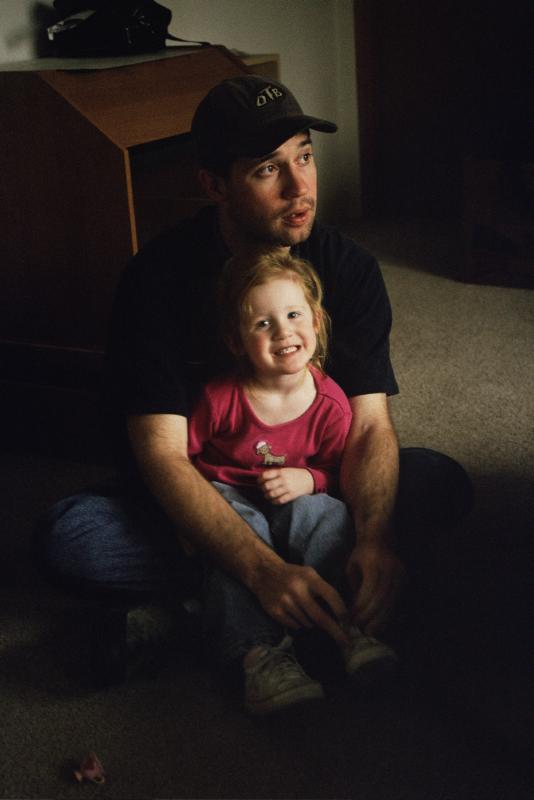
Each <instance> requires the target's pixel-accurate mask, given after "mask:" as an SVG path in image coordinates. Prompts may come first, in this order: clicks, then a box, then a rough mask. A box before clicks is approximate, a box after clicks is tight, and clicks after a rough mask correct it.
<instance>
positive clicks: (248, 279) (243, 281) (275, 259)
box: [218, 253, 330, 371]
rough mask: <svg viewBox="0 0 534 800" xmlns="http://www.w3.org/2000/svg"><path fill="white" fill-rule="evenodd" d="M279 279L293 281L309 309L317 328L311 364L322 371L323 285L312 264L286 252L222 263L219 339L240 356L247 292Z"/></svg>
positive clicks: (326, 331) (325, 342)
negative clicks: (299, 289) (241, 331)
mask: <svg viewBox="0 0 534 800" xmlns="http://www.w3.org/2000/svg"><path fill="white" fill-rule="evenodd" d="M280 278H289V280H293V281H295V283H297V284H298V285H299V286H300V287H301V289H302V291H303V293H304V297H305V298H306V302H307V303H308V305H309V306H310V308H311V311H312V315H313V320H314V324H315V327H316V331H317V346H316V348H315V353H314V354H313V357H312V359H311V363H312V364H313V365H314V366H316V367H317V368H318V369H320V370H321V371H323V370H324V364H325V361H326V355H327V349H328V336H329V332H330V318H329V316H328V314H327V313H326V311H325V310H324V308H323V306H322V301H323V287H322V285H321V281H320V278H319V276H318V275H317V273H316V271H315V269H314V268H313V267H312V265H311V264H310V263H309V262H308V261H305V260H304V259H301V258H294V257H293V256H292V255H290V254H278V253H266V254H263V255H260V256H258V257H257V258H256V259H254V260H253V261H247V262H245V261H242V260H239V259H237V258H231V259H230V260H229V261H227V262H226V264H225V266H224V269H223V271H222V273H221V277H220V281H219V292H218V300H219V311H220V317H219V321H220V333H221V338H222V340H223V342H224V344H225V345H226V346H227V347H228V349H229V350H230V351H231V352H232V354H233V355H234V356H238V357H239V356H240V355H241V349H242V348H241V334H240V323H241V320H242V318H243V315H244V314H246V313H247V312H248V311H249V307H248V305H247V297H248V294H249V292H250V291H251V289H254V287H255V286H262V285H263V284H265V283H270V282H271V281H273V280H277V279H280Z"/></svg>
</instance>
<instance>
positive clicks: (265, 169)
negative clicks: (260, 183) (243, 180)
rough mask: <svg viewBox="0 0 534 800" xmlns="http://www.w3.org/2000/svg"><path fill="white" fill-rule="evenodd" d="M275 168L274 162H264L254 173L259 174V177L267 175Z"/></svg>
mask: <svg viewBox="0 0 534 800" xmlns="http://www.w3.org/2000/svg"><path fill="white" fill-rule="evenodd" d="M275 170H276V167H275V165H274V164H264V166H263V167H260V168H259V170H258V171H257V172H256V175H259V176H260V178H262V177H267V176H268V175H272V174H273V173H274V172H275Z"/></svg>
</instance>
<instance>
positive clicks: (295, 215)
mask: <svg viewBox="0 0 534 800" xmlns="http://www.w3.org/2000/svg"><path fill="white" fill-rule="evenodd" d="M309 216H310V209H309V208H305V209H303V210H302V211H294V212H292V213H291V214H287V215H286V216H284V217H282V221H283V222H284V224H285V225H291V226H295V227H298V226H299V225H304V224H305V223H306V222H307V221H308V218H309Z"/></svg>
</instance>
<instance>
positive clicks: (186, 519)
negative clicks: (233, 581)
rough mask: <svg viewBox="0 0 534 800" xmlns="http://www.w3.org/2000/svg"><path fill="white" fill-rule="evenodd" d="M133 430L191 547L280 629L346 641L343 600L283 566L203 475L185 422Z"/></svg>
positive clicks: (313, 576) (158, 491) (146, 418)
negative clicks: (190, 451)
mask: <svg viewBox="0 0 534 800" xmlns="http://www.w3.org/2000/svg"><path fill="white" fill-rule="evenodd" d="M128 432H129V437H130V442H131V445H132V449H133V452H134V455H135V457H136V460H137V463H138V465H139V467H140V469H141V472H142V474H143V476H144V479H145V481H146V483H147V485H148V487H149V489H150V490H151V492H152V493H153V495H154V496H155V497H156V499H157V500H158V502H159V503H160V505H161V506H162V507H163V509H164V510H165V512H166V513H167V515H168V516H169V518H170V519H171V520H172V521H173V522H175V523H176V526H177V529H178V530H179V532H180V534H181V535H183V536H184V537H185V538H186V539H187V540H188V541H189V542H190V543H191V544H192V545H193V547H195V548H197V549H199V550H201V551H202V552H203V553H205V554H206V555H208V556H209V557H210V558H211V559H213V560H214V561H215V562H216V563H217V564H218V565H219V566H220V567H221V568H222V569H224V570H226V571H227V572H229V573H231V574H232V575H234V576H235V577H236V578H237V579H238V580H240V581H241V582H242V583H243V584H244V585H245V586H247V587H248V588H249V589H250V590H251V591H252V592H253V593H254V594H255V595H256V597H257V598H258V600H259V602H260V603H261V605H262V607H263V608H264V610H265V611H266V612H267V613H268V614H269V615H270V616H271V617H272V618H273V619H275V620H276V621H277V622H279V623H280V624H282V625H285V626H287V627H290V628H299V627H301V626H303V627H307V628H309V627H312V626H313V625H317V626H318V627H320V628H322V629H323V630H325V631H326V632H327V633H328V634H329V635H330V636H332V638H333V639H335V640H336V641H340V642H343V641H345V634H344V633H343V631H342V629H341V627H340V625H339V624H338V622H337V621H336V618H337V619H342V618H344V617H345V616H346V614H347V611H346V608H345V606H344V603H343V601H342V600H341V597H340V596H339V594H338V593H337V592H336V590H335V589H334V588H333V587H332V586H330V585H329V584H328V583H326V582H325V581H324V580H323V579H322V578H321V577H320V576H319V575H318V573H317V572H316V571H315V570H313V569H312V568H311V567H303V566H299V565H296V564H287V563H286V562H285V561H283V559H281V558H280V557H279V556H278V555H277V554H276V553H275V552H274V550H272V549H271V548H270V547H268V546H267V545H266V544H265V543H264V542H263V541H262V540H261V539H260V538H259V537H258V536H256V534H255V533H254V532H253V531H252V530H251V528H250V527H249V526H248V525H247V524H246V523H245V522H244V520H243V519H242V518H241V517H240V516H239V515H238V514H237V513H236V512H235V511H234V510H233V509H232V507H231V506H230V505H229V504H228V503H227V502H226V500H224V498H223V497H222V496H221V495H220V494H219V493H218V492H217V490H216V489H215V488H214V487H213V486H211V484H210V483H209V482H208V481H206V480H205V479H204V478H203V477H202V475H200V473H199V472H198V471H197V470H196V469H195V467H194V466H193V464H192V463H191V461H190V460H189V458H188V455H187V420H186V418H185V417H182V416H178V415H174V414H146V415H145V414H144V415H133V416H130V417H129V418H128ZM318 601H319V602H318ZM325 603H326V606H327V607H329V608H330V609H332V614H329V613H328V612H327V611H325V610H324V604H325ZM321 605H322V606H323V607H321Z"/></svg>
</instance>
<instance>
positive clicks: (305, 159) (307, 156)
mask: <svg viewBox="0 0 534 800" xmlns="http://www.w3.org/2000/svg"><path fill="white" fill-rule="evenodd" d="M300 158H301V161H303V162H304V164H309V163H310V161H311V160H312V159H313V153H312V152H309V153H303V154H302V156H301V157H300Z"/></svg>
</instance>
